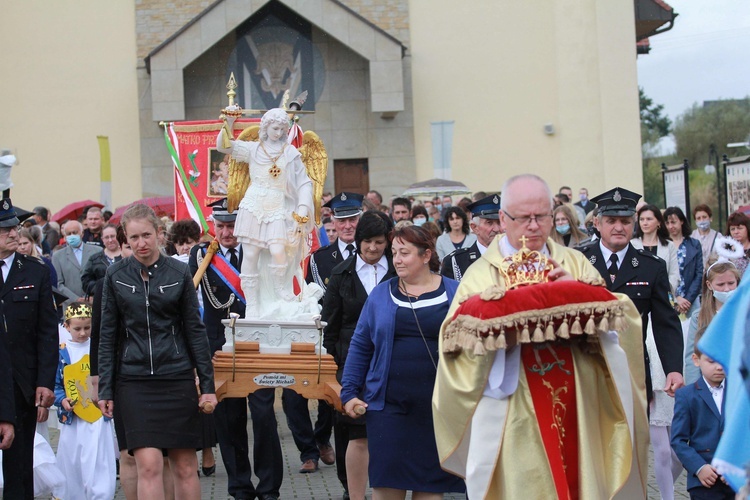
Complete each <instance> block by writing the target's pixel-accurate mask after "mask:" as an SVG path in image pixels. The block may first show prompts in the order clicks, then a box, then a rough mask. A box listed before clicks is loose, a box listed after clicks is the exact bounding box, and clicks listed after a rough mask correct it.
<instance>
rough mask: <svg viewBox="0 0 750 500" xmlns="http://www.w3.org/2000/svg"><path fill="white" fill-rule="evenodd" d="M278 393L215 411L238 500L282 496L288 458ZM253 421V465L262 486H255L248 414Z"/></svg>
mask: <svg viewBox="0 0 750 500" xmlns="http://www.w3.org/2000/svg"><path fill="white" fill-rule="evenodd" d="M274 399H275V390H274V389H260V390H258V391H255V392H254V393H252V394H250V395H249V396H248V397H247V399H245V398H226V399H224V400H223V401H221V402H220V403H219V404H218V405H217V406H216V410H215V411H214V420H215V422H216V435H217V437H218V440H219V448H220V450H221V459H222V461H223V462H224V467H225V468H226V470H227V476H228V488H227V489H228V493H229V494H230V495H231V496H233V497H236V498H255V496H256V495H257V496H258V497H260V496H261V495H278V494H279V489H280V488H281V482H282V480H283V478H284V458H283V456H282V454H281V442H280V441H279V431H278V427H277V423H276V415H275V414H274V410H273V403H274ZM248 408H250V416H251V418H252V420H253V422H252V423H253V463H254V464H255V475H256V476H258V486H253V483H252V477H253V469H252V466H251V465H250V459H249V453H250V449H249V443H248V436H247V410H248Z"/></svg>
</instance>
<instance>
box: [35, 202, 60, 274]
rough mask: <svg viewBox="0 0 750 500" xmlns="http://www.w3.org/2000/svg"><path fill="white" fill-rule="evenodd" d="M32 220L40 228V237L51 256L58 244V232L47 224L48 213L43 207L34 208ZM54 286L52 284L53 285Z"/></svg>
mask: <svg viewBox="0 0 750 500" xmlns="http://www.w3.org/2000/svg"><path fill="white" fill-rule="evenodd" d="M34 220H35V221H36V223H37V225H38V226H39V227H41V228H42V237H43V238H44V241H45V242H46V243H47V246H48V247H49V253H50V254H51V253H52V252H53V251H54V250H55V247H56V246H57V245H59V244H60V232H59V231H58V230H57V229H55V228H54V227H52V226H50V224H49V211H48V210H47V209H46V208H44V207H36V208H34ZM53 285H54V283H53Z"/></svg>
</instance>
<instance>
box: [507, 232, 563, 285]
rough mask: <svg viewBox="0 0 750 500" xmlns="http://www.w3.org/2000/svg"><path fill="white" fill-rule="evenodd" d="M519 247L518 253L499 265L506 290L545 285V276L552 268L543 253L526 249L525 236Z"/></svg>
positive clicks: (522, 237)
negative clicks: (538, 284) (539, 284)
mask: <svg viewBox="0 0 750 500" xmlns="http://www.w3.org/2000/svg"><path fill="white" fill-rule="evenodd" d="M521 245H522V246H521V249H520V250H519V251H518V252H516V253H514V254H513V255H511V256H509V257H506V258H505V259H504V260H503V261H502V263H501V264H500V272H501V273H502V274H503V278H505V284H506V286H507V288H508V290H512V289H514V288H517V287H519V286H523V285H534V284H536V283H546V282H547V281H548V280H547V275H548V274H549V272H550V271H551V270H552V268H553V266H552V263H550V261H549V259H548V258H547V257H546V256H545V255H544V254H543V253H541V252H538V251H536V250H529V249H528V247H527V246H526V236H521Z"/></svg>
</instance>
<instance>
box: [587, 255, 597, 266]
mask: <svg viewBox="0 0 750 500" xmlns="http://www.w3.org/2000/svg"><path fill="white" fill-rule="evenodd" d="M589 262H591V264H592V265H593V264H596V255H592V256H591V257H589Z"/></svg>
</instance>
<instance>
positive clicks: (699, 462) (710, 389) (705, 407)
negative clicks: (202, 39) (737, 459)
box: [672, 332, 734, 499]
mask: <svg viewBox="0 0 750 500" xmlns="http://www.w3.org/2000/svg"><path fill="white" fill-rule="evenodd" d="M701 333H702V332H701ZM699 340H700V335H697V336H696V339H695V346H696V347H695V349H694V352H693V356H692V358H693V363H694V364H695V365H696V366H697V367H698V368H700V371H701V377H700V378H699V379H698V380H697V381H695V382H694V383H692V384H689V385H687V386H685V387H683V388H682V389H680V390H679V391H677V394H676V395H675V407H674V418H673V419H672V449H673V450H674V452H675V454H676V455H677V457H678V458H679V459H680V462H681V463H682V465H683V467H685V470H686V471H687V490H688V493H690V498H706V499H713V498H716V499H733V498H734V491H733V490H732V488H731V487H729V486H728V485H727V484H725V483H724V481H723V479H722V478H721V476H720V475H719V473H718V472H717V470H716V468H715V467H714V466H713V465H711V461H712V460H713V458H714V453H715V452H716V447H717V446H718V445H719V439H720V438H721V435H722V433H723V432H724V409H725V404H724V402H725V401H726V398H725V391H724V387H725V377H726V375H725V373H724V369H723V368H722V366H721V365H720V364H719V363H717V362H716V361H714V360H713V359H711V358H709V357H708V356H706V355H705V354H703V353H702V352H701V351H700V349H698V347H697V346H698V341H699Z"/></svg>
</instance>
